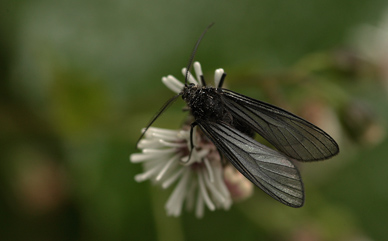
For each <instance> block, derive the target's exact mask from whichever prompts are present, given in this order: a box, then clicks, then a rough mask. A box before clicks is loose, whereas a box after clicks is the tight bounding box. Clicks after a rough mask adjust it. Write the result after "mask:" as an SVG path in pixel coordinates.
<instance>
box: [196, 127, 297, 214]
mask: <svg viewBox="0 0 388 241" xmlns="http://www.w3.org/2000/svg"><path fill="white" fill-rule="evenodd" d="M196 122H197V124H198V125H199V126H200V128H201V129H202V131H203V132H204V133H205V134H206V136H207V137H208V138H209V139H210V140H211V141H212V142H213V143H214V145H215V146H216V147H217V148H218V150H219V151H220V152H221V153H222V154H223V155H224V156H225V157H226V158H227V159H228V160H229V161H230V162H231V163H232V164H233V166H234V167H235V168H236V169H237V170H238V171H240V172H241V173H242V174H243V175H244V176H245V177H246V178H248V179H249V180H250V181H251V182H252V183H254V184H255V185H256V186H258V187H259V188H261V189H262V190H263V191H264V192H266V193H267V194H268V195H270V196H271V197H273V198H274V199H276V200H278V201H280V202H282V203H284V204H286V205H288V206H291V207H301V206H303V203H304V191H303V183H302V180H301V177H300V174H299V171H298V169H297V168H296V167H295V166H294V164H293V163H292V162H291V161H290V160H289V159H288V157H286V156H284V155H282V154H281V153H279V152H277V151H275V150H273V149H271V148H269V147H267V146H265V145H262V144H260V143H258V142H257V141H255V140H254V139H252V138H250V137H249V136H247V135H245V134H243V133H241V132H240V131H238V130H236V129H234V128H233V127H231V126H229V125H227V124H224V123H214V122H207V121H201V120H197V121H196Z"/></svg>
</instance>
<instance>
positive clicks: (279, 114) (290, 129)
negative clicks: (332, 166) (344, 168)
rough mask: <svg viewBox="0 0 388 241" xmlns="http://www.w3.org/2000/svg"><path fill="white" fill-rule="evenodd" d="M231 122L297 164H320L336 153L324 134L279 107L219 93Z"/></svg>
mask: <svg viewBox="0 0 388 241" xmlns="http://www.w3.org/2000/svg"><path fill="white" fill-rule="evenodd" d="M221 98H222V100H223V101H224V103H225V108H227V109H228V110H229V111H230V112H231V114H232V116H233V118H237V119H239V121H241V122H243V123H245V124H246V125H248V126H250V127H251V128H252V129H254V130H255V131H256V132H257V133H259V134H260V135H261V136H262V137H264V138H265V139H266V140H267V141H269V142H270V143H271V144H272V145H274V146H275V147H276V148H277V149H278V150H279V151H281V152H282V153H284V154H285V155H287V156H289V157H291V158H294V159H297V160H300V161H316V160H324V159H327V158H330V157H332V156H334V155H336V154H337V153H338V152H339V147H338V144H337V143H336V142H335V141H334V140H333V138H331V137H330V136H329V135H328V134H327V133H326V132H324V131H323V130H321V129H320V128H318V127H316V126H315V125H313V124H311V123H310V122H308V121H306V120H304V119H302V118H300V117H298V116H296V115H294V114H292V113H290V112H288V111H285V110H283V109H281V108H279V107H276V106H273V105H270V104H267V103H264V102H262V101H259V100H255V99H252V98H249V97H247V96H244V95H240V94H238V93H235V92H233V91H230V90H227V89H222V94H221Z"/></svg>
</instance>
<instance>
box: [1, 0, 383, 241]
mask: <svg viewBox="0 0 388 241" xmlns="http://www.w3.org/2000/svg"><path fill="white" fill-rule="evenodd" d="M386 10H388V4H387V2H386V1H383V0H369V1H363V0H358V1H346V0H312V1H311V0H296V1H279V0H260V1H255V0H242V1H203V0H197V1H165V2H162V1H125V0H111V1H102V0H99V1H75V0H68V1H48V0H34V1H25V0H20V1H10V0H2V1H1V2H0V99H1V102H0V138H1V146H0V148H1V155H0V156H1V159H2V160H1V162H0V165H1V166H0V186H1V189H0V222H1V223H0V239H1V240H224V241H227V240H346V241H347V240H384V239H385V238H386V237H387V236H388V231H387V228H386V225H387V216H388V188H387V187H386V185H387V183H388V174H387V172H388V161H387V157H388V149H387V147H388V139H387V138H386V136H385V132H384V131H385V128H386V123H385V120H386V119H387V117H388V108H387V107H388V105H387V93H388V92H387V89H385V88H386V86H387V79H388V78H387V76H388V75H387V73H386V72H387V71H386V70H385V66H388V64H387V62H388V61H386V60H387V59H388V51H387V49H388V48H387V49H385V47H384V42H388V37H386V38H385V39H384V36H385V35H386V36H388V34H387V33H388V27H386V28H385V29H384V23H383V22H382V21H383V19H384V17H383V16H384V14H387V12H386ZM211 22H215V23H216V24H215V26H213V28H212V29H211V30H210V31H209V32H208V34H207V35H206V36H205V38H204V39H203V41H202V43H201V46H200V48H199V51H198V54H197V57H196V60H198V61H200V62H201V63H202V67H203V70H204V72H205V74H206V75H207V76H208V77H207V79H208V80H209V79H211V78H212V76H213V71H214V69H215V68H220V67H222V68H224V69H225V71H226V72H227V73H228V77H227V79H226V82H227V84H228V86H229V88H230V89H232V90H235V91H238V92H240V93H242V94H246V95H248V96H251V97H254V98H259V99H262V100H265V101H268V102H271V103H273V104H277V105H279V106H282V107H285V108H287V109H289V110H293V111H295V112H297V113H299V114H301V115H303V116H305V117H306V118H309V119H310V120H312V121H314V122H315V123H317V124H318V123H319V125H320V126H321V127H322V128H323V129H325V130H327V131H328V132H329V133H331V134H332V135H333V136H334V137H335V138H336V139H337V140H338V141H339V143H340V147H341V153H340V155H339V156H337V157H335V158H333V159H331V160H328V161H324V162H318V163H314V164H312V163H304V164H301V165H300V169H301V173H302V176H303V178H304V182H305V189H306V204H305V206H304V207H303V208H301V209H292V208H289V207H286V206H284V205H282V204H280V203H278V202H276V201H275V200H273V199H271V198H270V197H268V196H267V195H265V194H264V193H263V192H261V191H260V190H259V189H256V190H255V194H254V196H253V197H251V198H249V199H247V200H245V201H243V202H240V203H236V204H234V205H233V206H232V208H231V210H230V211H215V212H210V211H208V210H207V212H206V214H205V217H204V218H203V219H200V220H198V219H196V218H195V216H194V214H193V213H184V215H183V216H182V217H180V218H172V217H167V216H166V213H165V210H164V208H163V207H164V205H165V202H166V200H167V198H168V195H169V193H170V192H171V190H167V191H164V190H160V189H159V188H158V187H153V186H152V185H151V184H150V182H144V183H136V182H135V181H134V176H135V175H136V174H137V173H140V172H141V171H142V168H141V165H135V164H132V163H130V162H129V160H128V156H129V154H131V153H134V152H137V151H138V150H136V149H135V147H134V146H135V142H136V141H137V138H138V137H139V135H140V129H141V128H142V127H144V126H145V125H146V123H147V122H148V121H149V119H150V118H151V117H152V116H153V115H154V114H155V112H156V111H157V110H158V109H159V108H160V106H161V104H162V103H163V102H164V101H165V100H167V99H168V98H169V97H171V96H172V95H173V93H171V91H169V90H168V89H167V88H165V87H164V86H163V84H162V83H161V81H160V79H161V77H162V76H166V75H168V74H173V75H174V76H176V77H179V78H180V79H183V78H182V77H181V74H180V69H181V68H182V67H184V66H186V64H187V61H188V58H189V56H190V53H191V50H192V47H193V45H194V43H195V41H196V40H197V38H198V37H199V35H200V33H201V32H202V31H203V30H204V28H205V27H206V26H207V25H208V24H209V23H211ZM363 26H364V27H363ZM365 26H374V27H365ZM363 29H364V30H363ZM365 29H367V30H365ZM384 53H386V55H384ZM384 57H385V59H384ZM384 60H385V61H386V62H384ZM384 64H385V65H384ZM384 70H385V71H384ZM182 107H183V103H182V102H181V101H179V102H178V103H176V104H175V105H174V106H173V107H171V108H170V109H169V110H168V111H167V112H166V113H165V114H164V115H163V117H161V118H160V120H158V121H157V122H156V123H155V125H154V126H158V127H164V128H179V126H180V124H181V123H182V120H183V118H184V114H182V112H181V108H182ZM315 112H317V113H315ZM309 116H310V117H309ZM316 116H318V117H316Z"/></svg>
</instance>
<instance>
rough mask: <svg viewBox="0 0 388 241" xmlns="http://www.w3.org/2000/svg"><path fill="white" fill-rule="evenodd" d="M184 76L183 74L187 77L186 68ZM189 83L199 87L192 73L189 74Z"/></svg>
mask: <svg viewBox="0 0 388 241" xmlns="http://www.w3.org/2000/svg"><path fill="white" fill-rule="evenodd" d="M182 74H183V76H186V68H183V69H182ZM187 81H188V82H189V83H192V84H195V85H198V82H197V80H196V79H195V78H194V77H193V75H192V74H191V73H190V72H188V73H187Z"/></svg>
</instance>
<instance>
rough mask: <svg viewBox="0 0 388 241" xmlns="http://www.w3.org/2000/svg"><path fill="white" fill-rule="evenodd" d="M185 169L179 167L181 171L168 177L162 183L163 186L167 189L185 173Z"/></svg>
mask: <svg viewBox="0 0 388 241" xmlns="http://www.w3.org/2000/svg"><path fill="white" fill-rule="evenodd" d="M184 170H185V169H184V168H181V169H179V171H177V172H176V173H175V174H173V175H172V176H171V177H170V178H169V179H167V180H166V181H164V182H163V183H162V188H164V189H166V188H168V187H169V186H171V184H173V183H174V182H175V181H176V180H177V179H178V178H179V177H180V176H181V175H182V173H183V171H184Z"/></svg>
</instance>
